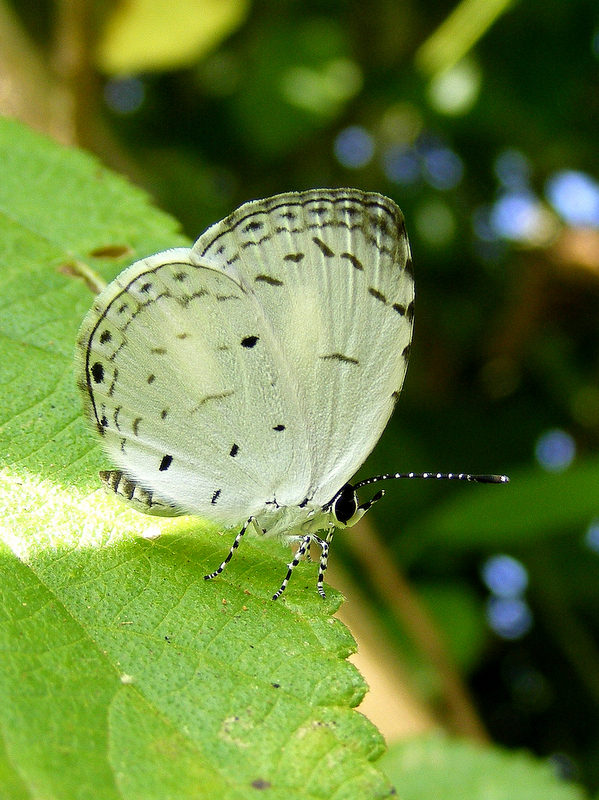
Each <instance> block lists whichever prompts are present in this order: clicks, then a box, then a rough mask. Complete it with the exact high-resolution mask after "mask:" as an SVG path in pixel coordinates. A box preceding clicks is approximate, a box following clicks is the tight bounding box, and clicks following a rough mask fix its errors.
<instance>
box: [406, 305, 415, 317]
mask: <svg viewBox="0 0 599 800" xmlns="http://www.w3.org/2000/svg"><path fill="white" fill-rule="evenodd" d="M406 317H407V318H408V319H409V320H410V322H411V321H412V320H413V319H414V301H413V300H412V302H411V303H410V305H409V306H408V307H407V308H406Z"/></svg>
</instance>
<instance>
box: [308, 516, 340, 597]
mask: <svg viewBox="0 0 599 800" xmlns="http://www.w3.org/2000/svg"><path fill="white" fill-rule="evenodd" d="M334 533H335V528H331V530H330V531H329V532H328V534H327V538H326V539H321V538H320V536H313V537H312V538H313V539H314V541H315V542H316V544H317V545H319V547H320V565H319V570H318V583H317V584H316V588H317V589H318V594H319V595H320V596H321V597H322V599H323V600H324V599H325V598H326V594H325V592H324V574H325V572H326V571H327V567H328V565H329V548H330V546H331V542H332V541H333V534H334Z"/></svg>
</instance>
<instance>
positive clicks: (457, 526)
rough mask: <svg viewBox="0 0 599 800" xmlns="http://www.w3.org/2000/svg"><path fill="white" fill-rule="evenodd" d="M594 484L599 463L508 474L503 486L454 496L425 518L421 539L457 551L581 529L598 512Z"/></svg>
mask: <svg viewBox="0 0 599 800" xmlns="http://www.w3.org/2000/svg"><path fill="white" fill-rule="evenodd" d="M598 486H599V462H597V461H591V460H589V461H586V462H581V463H580V464H576V465H574V466H573V467H570V468H569V469H568V470H566V471H565V472H561V473H550V472H540V471H538V472H532V471H527V472H520V473H519V474H512V475H510V483H509V484H507V485H502V486H488V487H484V486H483V487H481V486H470V487H467V489H466V490H465V491H463V492H461V493H459V494H456V495H455V499H454V500H453V501H451V502H448V503H446V504H445V505H443V506H442V507H441V508H440V509H439V510H438V511H436V512H435V513H434V514H432V515H431V516H429V517H428V519H427V520H426V523H425V529H426V534H425V535H426V536H427V537H428V538H429V540H430V539H432V540H437V541H438V540H444V541H450V542H451V544H452V546H455V547H460V546H461V547H472V546H474V547H477V546H478V547H480V546H483V547H488V546H493V547H497V546H506V547H507V546H510V545H520V544H526V543H528V542H533V541H535V540H538V539H541V538H545V537H549V536H555V535H556V534H559V533H563V532H564V531H572V530H575V529H576V528H578V529H580V530H581V531H582V530H584V529H585V528H586V527H587V526H588V524H589V522H590V520H591V519H592V518H593V517H595V516H597V514H598V512H599V501H598V499H597V487H598ZM477 489H478V490H479V491H472V490H477ZM480 489H483V490H484V491H480Z"/></svg>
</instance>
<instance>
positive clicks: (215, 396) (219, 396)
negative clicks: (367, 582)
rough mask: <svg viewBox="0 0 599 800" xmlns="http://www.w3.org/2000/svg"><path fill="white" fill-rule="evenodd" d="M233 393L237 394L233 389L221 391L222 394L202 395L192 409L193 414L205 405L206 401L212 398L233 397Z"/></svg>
mask: <svg viewBox="0 0 599 800" xmlns="http://www.w3.org/2000/svg"><path fill="white" fill-rule="evenodd" d="M232 394H235V393H234V392H233V390H231V391H230V392H220V394H207V395H206V397H202V399H201V400H200V402H199V403H198V404H197V406H196V407H195V408H194V409H192V412H191V413H192V414H193V412H194V411H197V410H198V408H200V407H201V406H203V405H204V403H208V402H210V401H211V400H224V399H225V398H226V397H231V395H232Z"/></svg>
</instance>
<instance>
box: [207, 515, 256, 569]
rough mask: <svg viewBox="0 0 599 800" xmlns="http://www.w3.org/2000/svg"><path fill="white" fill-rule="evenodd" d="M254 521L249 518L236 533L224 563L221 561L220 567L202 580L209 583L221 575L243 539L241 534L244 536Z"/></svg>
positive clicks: (252, 518)
mask: <svg viewBox="0 0 599 800" xmlns="http://www.w3.org/2000/svg"><path fill="white" fill-rule="evenodd" d="M255 521H256V520H255V518H254V517H250V518H249V519H248V521H247V522H246V523H245V525H244V526H243V528H242V529H241V530H240V531H239V533H238V534H237V536H236V537H235V541H234V542H233V544H232V545H231V549H230V550H229V555H228V556H227V557H226V558H225V560H224V561H223V563H222V564H221V565H220V567H218V568H217V569H215V570H214V572H211V573H210V575H204V580H205V581H209V580H211V579H212V578H216V576H217V575H220V574H221V572H222V571H223V570H224V568H225V567H226V566H227V564H228V563H229V561H230V560H231V559H232V558H233V553H234V552H235V551H236V550H237V548H238V547H239V543H240V542H241V540H242V538H243V534H244V533H245V532H246V531H247V529H248V528H249V526H250V525H251V524H252V523H255Z"/></svg>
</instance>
